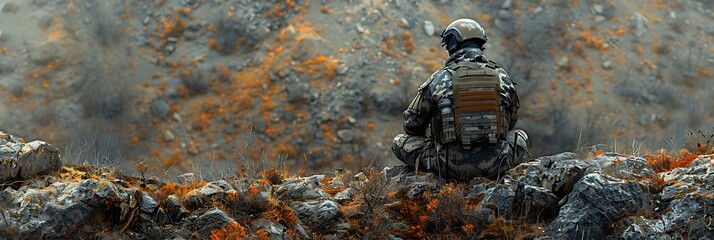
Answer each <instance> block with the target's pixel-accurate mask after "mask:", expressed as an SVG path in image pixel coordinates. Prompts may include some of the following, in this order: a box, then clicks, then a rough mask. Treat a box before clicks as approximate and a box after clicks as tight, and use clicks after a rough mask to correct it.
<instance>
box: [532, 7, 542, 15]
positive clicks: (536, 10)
mask: <svg viewBox="0 0 714 240" xmlns="http://www.w3.org/2000/svg"><path fill="white" fill-rule="evenodd" d="M542 11H543V7H541V6H538V7H536V8H535V9H533V14H538V13H540V12H542Z"/></svg>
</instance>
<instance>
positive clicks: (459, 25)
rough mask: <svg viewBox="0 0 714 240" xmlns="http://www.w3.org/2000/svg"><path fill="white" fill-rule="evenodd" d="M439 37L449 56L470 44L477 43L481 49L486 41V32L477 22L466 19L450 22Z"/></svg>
mask: <svg viewBox="0 0 714 240" xmlns="http://www.w3.org/2000/svg"><path fill="white" fill-rule="evenodd" d="M440 36H441V42H442V44H443V45H442V47H446V50H447V51H449V54H452V53H453V52H455V51H458V50H459V49H461V48H463V47H465V46H467V45H470V44H472V43H477V44H478V45H479V46H480V48H483V44H485V43H486V41H488V37H486V30H483V28H482V27H481V25H479V24H478V22H476V21H474V20H472V19H468V18H461V19H457V20H456V21H453V22H451V24H449V26H447V27H446V29H444V31H443V32H441V35H440Z"/></svg>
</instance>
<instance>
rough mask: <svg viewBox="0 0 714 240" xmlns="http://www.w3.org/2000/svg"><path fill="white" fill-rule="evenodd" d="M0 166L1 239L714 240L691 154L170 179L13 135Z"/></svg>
mask: <svg viewBox="0 0 714 240" xmlns="http://www.w3.org/2000/svg"><path fill="white" fill-rule="evenodd" d="M711 137H712V138H714V136H711ZM707 148H709V149H707V150H708V151H712V150H714V149H711V148H710V146H707ZM672 154H674V153H672ZM0 157H2V164H1V165H0V166H1V167H2V168H0V170H2V171H0V172H1V173H2V175H0V179H2V182H0V217H2V218H1V219H0V232H2V236H3V239H40V238H44V239H166V238H171V239H244V238H248V239H344V238H364V239H385V238H386V239H416V238H430V239H434V238H436V239H442V238H443V239H475V238H489V239H523V238H527V239H709V238H712V237H714V227H713V226H712V225H711V222H712V220H713V219H712V218H714V216H712V215H711V213H712V212H714V195H712V194H713V193H714V189H713V188H712V186H714V177H713V176H714V175H712V173H714V155H698V154H694V153H689V152H687V151H682V152H681V153H680V154H678V155H668V154H667V153H665V152H660V154H659V155H656V156H647V158H646V159H645V158H641V157H635V156H628V155H622V154H617V153H594V154H589V155H588V156H578V155H576V154H574V153H561V154H557V155H553V156H547V157H540V158H537V159H535V160H534V161H531V162H527V163H524V164H521V165H519V166H517V167H516V168H514V169H512V170H510V171H509V172H508V174H506V175H504V176H503V177H502V178H501V179H497V180H490V179H482V178H475V179H472V180H471V181H470V182H468V183H456V182H445V181H443V180H439V179H436V178H435V176H433V175H431V174H425V173H418V172H413V171H412V170H409V169H406V168H405V167H401V166H394V167H387V168H384V169H383V170H381V171H380V170H377V169H365V170H364V171H362V172H359V173H356V174H355V173H351V172H348V171H343V170H336V171H334V172H331V173H329V174H324V175H312V176H299V175H297V176H293V175H290V174H288V173H287V171H285V170H275V169H271V170H266V171H263V172H261V173H259V174H257V175H255V176H248V175H234V176H226V177H223V178H221V179H220V180H217V181H211V182H205V181H203V180H202V179H200V178H196V175H195V174H193V173H188V174H183V175H181V176H179V178H178V179H179V180H178V182H161V181H157V180H156V179H155V178H153V177H150V176H145V175H142V176H127V175H123V174H121V173H120V172H118V171H117V169H116V168H101V167H96V166H91V165H72V164H66V165H61V162H59V159H60V155H59V154H58V151H57V149H56V148H54V147H52V146H51V145H49V144H47V143H45V142H41V141H33V142H30V143H26V142H24V141H23V140H22V139H21V138H18V137H15V136H11V135H9V134H7V133H4V132H0ZM26 169H33V170H32V171H31V172H30V171H26Z"/></svg>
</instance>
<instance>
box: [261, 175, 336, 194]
mask: <svg viewBox="0 0 714 240" xmlns="http://www.w3.org/2000/svg"><path fill="white" fill-rule="evenodd" d="M323 178H325V175H314V176H310V177H303V178H298V179H293V180H289V181H285V182H283V183H282V184H280V185H279V186H278V187H277V188H276V189H274V190H275V194H276V195H277V196H278V198H279V199H317V198H327V197H329V195H328V194H327V193H326V192H325V191H323V190H322V189H320V181H321V180H322V179H323Z"/></svg>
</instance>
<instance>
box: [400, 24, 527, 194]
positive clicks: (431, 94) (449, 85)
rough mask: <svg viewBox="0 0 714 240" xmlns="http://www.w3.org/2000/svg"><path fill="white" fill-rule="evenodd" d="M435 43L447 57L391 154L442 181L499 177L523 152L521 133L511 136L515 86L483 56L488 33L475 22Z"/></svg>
mask: <svg viewBox="0 0 714 240" xmlns="http://www.w3.org/2000/svg"><path fill="white" fill-rule="evenodd" d="M441 41H442V43H443V47H445V48H446V50H447V51H448V52H449V57H448V58H447V59H446V61H445V63H444V67H443V68H442V69H440V70H438V71H436V72H435V73H434V74H432V75H431V77H430V78H429V79H428V80H427V81H426V82H424V84H422V85H421V86H420V87H419V89H418V93H417V95H416V97H415V98H414V100H413V101H412V102H411V104H410V105H409V107H408V108H407V110H405V111H404V113H403V116H404V122H403V124H404V131H405V132H406V134H399V135H397V136H396V137H395V138H394V141H393V144H392V152H394V155H395V156H396V157H397V158H398V159H399V160H401V161H403V162H404V163H406V164H407V165H409V166H410V167H411V168H416V169H419V170H422V171H428V172H433V173H436V174H438V175H439V176H440V177H444V178H453V179H457V180H461V181H468V180H470V179H472V178H474V177H488V178H500V176H501V174H503V172H504V171H506V170H508V169H510V168H512V167H514V166H516V165H518V164H520V163H522V162H523V161H524V159H525V155H526V154H527V149H528V148H527V144H528V136H527V135H526V133H525V132H523V131H522V130H515V129H513V127H514V126H515V125H516V121H518V108H519V107H520V103H519V100H518V95H517V94H516V89H515V85H516V83H515V82H514V81H513V80H511V78H510V77H508V74H507V73H506V71H505V70H503V68H501V67H499V66H498V64H496V63H495V62H493V61H490V60H488V59H487V58H486V57H485V56H484V54H483V51H484V44H485V43H486V41H487V38H486V31H484V29H483V28H481V26H480V25H479V24H478V23H477V22H476V21H474V20H471V19H459V20H456V21H454V22H452V23H451V24H449V26H447V27H446V29H444V31H443V32H442V33H441ZM430 125H431V128H430V134H429V136H427V129H428V128H429V126H430Z"/></svg>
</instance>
